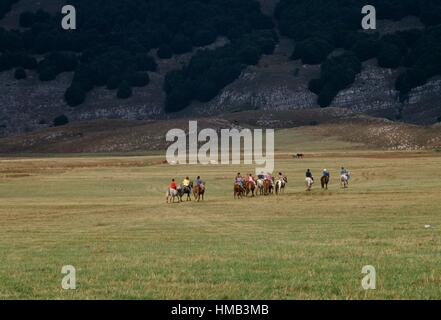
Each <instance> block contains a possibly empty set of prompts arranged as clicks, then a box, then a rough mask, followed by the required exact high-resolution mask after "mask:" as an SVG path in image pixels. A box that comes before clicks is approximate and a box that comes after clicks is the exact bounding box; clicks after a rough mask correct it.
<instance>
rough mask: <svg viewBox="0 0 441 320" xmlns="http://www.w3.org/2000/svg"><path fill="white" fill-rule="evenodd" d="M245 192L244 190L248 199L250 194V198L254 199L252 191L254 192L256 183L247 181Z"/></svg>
mask: <svg viewBox="0 0 441 320" xmlns="http://www.w3.org/2000/svg"><path fill="white" fill-rule="evenodd" d="M245 190H246V196H247V197H248V195H249V194H250V192H251V194H252V196H253V197H254V190H256V183H255V182H251V181H247V182H246V183H245Z"/></svg>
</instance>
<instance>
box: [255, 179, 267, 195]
mask: <svg viewBox="0 0 441 320" xmlns="http://www.w3.org/2000/svg"><path fill="white" fill-rule="evenodd" d="M263 182H264V181H263V179H257V182H256V186H257V191H256V195H257V194H259V195H260V196H263V194H264V193H265V188H264V186H263Z"/></svg>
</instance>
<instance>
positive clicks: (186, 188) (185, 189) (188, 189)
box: [179, 182, 193, 202]
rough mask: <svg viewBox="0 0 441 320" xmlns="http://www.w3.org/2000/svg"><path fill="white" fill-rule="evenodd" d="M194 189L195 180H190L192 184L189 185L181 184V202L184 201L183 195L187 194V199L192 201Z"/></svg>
mask: <svg viewBox="0 0 441 320" xmlns="http://www.w3.org/2000/svg"><path fill="white" fill-rule="evenodd" d="M192 189H193V182H190V184H189V185H188V186H181V190H180V192H179V198H180V199H181V202H182V197H183V196H184V195H185V194H186V195H187V200H186V201H191V190H192Z"/></svg>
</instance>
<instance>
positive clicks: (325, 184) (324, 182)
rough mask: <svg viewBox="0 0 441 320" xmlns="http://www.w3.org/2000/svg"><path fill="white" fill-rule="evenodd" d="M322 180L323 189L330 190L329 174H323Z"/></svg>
mask: <svg viewBox="0 0 441 320" xmlns="http://www.w3.org/2000/svg"><path fill="white" fill-rule="evenodd" d="M320 181H321V183H322V189H326V190H328V184H329V177H328V176H323V177H322V179H321V180H320Z"/></svg>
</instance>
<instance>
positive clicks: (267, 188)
mask: <svg viewBox="0 0 441 320" xmlns="http://www.w3.org/2000/svg"><path fill="white" fill-rule="evenodd" d="M263 190H264V194H265V195H266V196H267V195H269V194H271V193H272V191H273V184H272V182H271V181H270V180H268V179H265V181H263Z"/></svg>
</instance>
